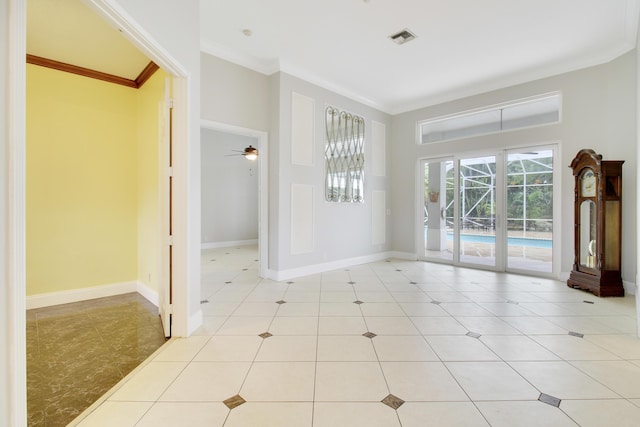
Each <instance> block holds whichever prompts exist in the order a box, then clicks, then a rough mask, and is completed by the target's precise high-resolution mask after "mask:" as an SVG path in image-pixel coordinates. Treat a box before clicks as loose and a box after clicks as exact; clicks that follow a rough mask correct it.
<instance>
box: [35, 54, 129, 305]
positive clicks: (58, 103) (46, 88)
mask: <svg viewBox="0 0 640 427" xmlns="http://www.w3.org/2000/svg"><path fill="white" fill-rule="evenodd" d="M26 100H27V101H26V102H27V154H26V159H27V160H26V162H27V167H26V170H27V177H26V179H27V192H26V194H27V198H26V207H27V218H26V230H27V238H26V248H27V249H26V250H27V257H26V259H27V288H26V292H27V295H36V294H46V293H52V292H60V291H68V290H76V289H81V288H86V287H92V286H98V285H105V284H115V283H121V282H127V281H131V280H135V278H136V274H137V265H136V264H137V262H136V259H137V231H136V230H137V176H136V163H137V152H136V151H137V150H136V92H135V91H134V90H132V89H131V88H127V87H124V86H118V85H114V84H112V83H107V82H103V81H99V80H94V79H90V78H86V77H81V76H77V75H74V74H69V73H63V72H60V71H56V70H52V69H49V68H44V67H39V66H35V65H28V66H27V97H26ZM114 124H117V126H115V125H114Z"/></svg>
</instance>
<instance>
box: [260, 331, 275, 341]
mask: <svg viewBox="0 0 640 427" xmlns="http://www.w3.org/2000/svg"><path fill="white" fill-rule="evenodd" d="M258 336H259V337H260V338H264V339H267V338H269V337H272V336H273V334H270V333H269V332H263V333H261V334H260V335H258Z"/></svg>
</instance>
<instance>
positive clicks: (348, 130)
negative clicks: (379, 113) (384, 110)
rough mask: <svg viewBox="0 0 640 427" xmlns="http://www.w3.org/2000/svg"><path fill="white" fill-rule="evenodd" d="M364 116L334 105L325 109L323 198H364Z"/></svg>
mask: <svg viewBox="0 0 640 427" xmlns="http://www.w3.org/2000/svg"><path fill="white" fill-rule="evenodd" d="M364 127H365V126H364V119H363V118H362V117H360V116H357V115H355V114H351V113H348V112H346V111H340V110H338V109H337V108H335V107H331V106H329V107H327V108H326V110H325V129H326V139H325V149H324V157H325V199H326V200H327V201H328V202H349V203H362V202H363V201H364Z"/></svg>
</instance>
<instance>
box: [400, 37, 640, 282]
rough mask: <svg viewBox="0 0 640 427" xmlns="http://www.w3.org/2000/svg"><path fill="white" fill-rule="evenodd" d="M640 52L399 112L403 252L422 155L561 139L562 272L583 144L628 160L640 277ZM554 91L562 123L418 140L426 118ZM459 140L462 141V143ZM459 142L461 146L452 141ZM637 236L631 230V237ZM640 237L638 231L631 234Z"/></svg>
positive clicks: (632, 255)
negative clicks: (639, 116)
mask: <svg viewBox="0 0 640 427" xmlns="http://www.w3.org/2000/svg"><path fill="white" fill-rule="evenodd" d="M636 55H637V54H636V52H635V50H634V51H631V52H628V53H627V54H624V55H622V56H620V57H619V58H617V59H614V60H613V61H611V62H609V63H606V64H602V65H598V66H594V67H590V68H586V69H582V70H578V71H574V72H570V73H566V74H561V75H558V76H554V77H550V78H546V79H541V80H536V81H532V82H528V83H525V84H521V85H517V86H512V87H508V88H505V89H501V90H496V91H492V92H488V93H485V94H481V95H476V96H471V97H467V98H463V99H459V100H455V101H451V102H447V103H443V104H439V105H434V106H430V107H426V108H422V109H418V110H414V111H410V112H406V113H403V114H398V115H396V116H394V117H393V121H392V125H393V134H392V135H393V136H392V140H393V144H394V150H393V157H392V163H391V175H392V185H393V186H392V189H391V207H392V211H393V212H394V214H393V216H392V229H393V233H392V236H393V241H392V248H393V250H395V251H400V252H407V253H412V254H415V253H416V241H417V240H416V230H415V224H416V218H415V216H416V200H415V199H416V170H417V164H418V159H420V158H429V157H441V156H447V155H451V154H453V153H454V152H469V153H478V152H482V151H483V150H490V149H494V148H497V149H502V148H509V147H514V146H520V147H523V146H531V145H540V144H548V143H559V147H560V149H559V151H560V153H559V154H560V156H559V165H558V167H559V170H560V172H561V174H560V175H561V182H560V183H559V185H558V188H559V189H560V191H561V194H562V197H561V199H562V206H561V208H560V212H561V215H560V218H556V220H555V223H554V227H559V229H560V230H561V241H560V246H559V247H558V246H556V249H559V250H561V265H560V269H559V270H560V272H561V273H563V274H567V275H568V272H569V271H571V264H572V262H573V253H574V252H573V251H574V249H573V239H574V236H573V230H574V227H573V185H574V179H573V175H572V174H571V170H570V168H569V167H568V165H569V164H570V163H571V160H572V159H573V158H574V156H575V155H576V153H577V152H578V151H579V150H580V149H583V148H592V149H593V150H595V151H596V152H597V153H600V154H602V155H603V157H604V159H608V160H625V163H624V165H623V213H622V229H623V230H624V233H623V235H624V238H623V241H622V277H623V280H624V281H627V282H631V283H634V282H635V277H636V270H637V269H636V264H637V262H636V261H637V257H636V253H637V247H636V239H635V238H634V237H635V236H636V187H637V186H636V183H637V174H636V170H637V160H636V159H637V148H636V147H637V144H636V140H637V139H636V84H637V77H636ZM552 91H561V92H562V112H561V115H562V119H561V123H559V124H554V125H547V126H539V127H533V128H527V129H520V130H513V131H508V132H502V133H497V134H491V135H483V136H475V137H469V138H462V139H458V140H453V141H446V142H440V143H430V144H423V145H421V144H418V143H417V141H416V138H417V124H418V122H419V121H421V120H425V119H429V118H435V117H439V116H443V115H447V114H454V113H459V112H463V111H468V110H472V109H476V108H483V107H486V106H490V105H496V104H501V103H505V102H509V101H512V100H517V99H521V98H526V97H530V96H535V95H539V94H543V93H548V92H552ZM454 146H455V147H454ZM452 147H454V148H452ZM627 236H629V237H627ZM631 236H634V237H631Z"/></svg>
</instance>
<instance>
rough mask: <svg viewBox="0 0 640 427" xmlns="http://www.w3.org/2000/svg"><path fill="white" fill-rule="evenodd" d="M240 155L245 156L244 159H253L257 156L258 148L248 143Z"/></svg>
mask: <svg viewBox="0 0 640 427" xmlns="http://www.w3.org/2000/svg"><path fill="white" fill-rule="evenodd" d="M242 155H243V156H244V157H245V159H248V160H255V159H257V158H258V149H257V148H254V147H252V146H251V145H250V146H248V147H247V148H245V149H244V153H242Z"/></svg>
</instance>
